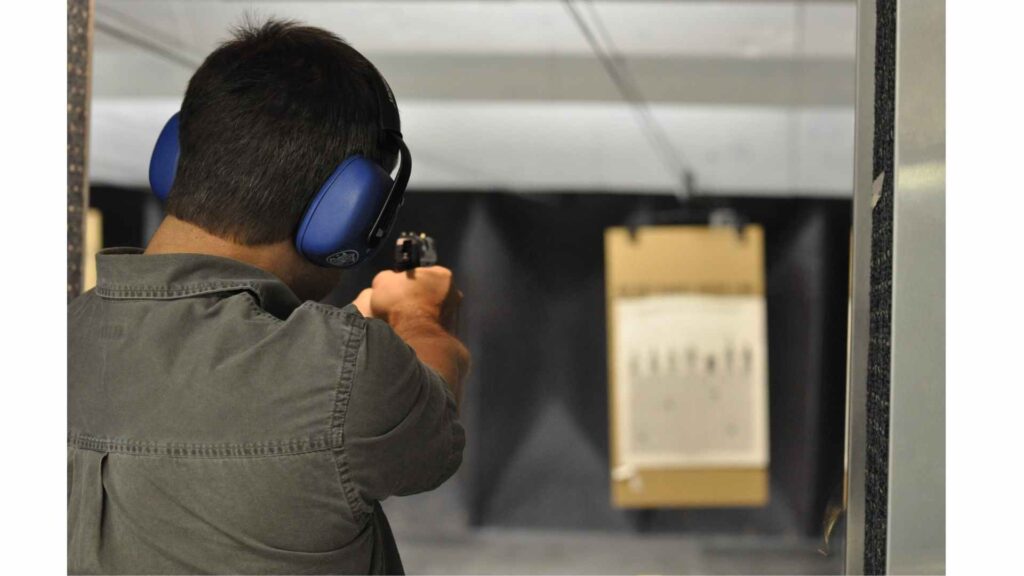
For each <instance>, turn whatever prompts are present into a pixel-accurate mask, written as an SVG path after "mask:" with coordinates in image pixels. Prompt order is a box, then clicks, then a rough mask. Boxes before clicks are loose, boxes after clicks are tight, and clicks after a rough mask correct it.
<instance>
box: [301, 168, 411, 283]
mask: <svg viewBox="0 0 1024 576" xmlns="http://www.w3.org/2000/svg"><path fill="white" fill-rule="evenodd" d="M392 184H393V182H392V180H391V177H390V176H389V175H388V173H387V172H385V171H384V169H383V168H381V167H380V166H379V165H377V164H376V163H375V162H373V161H372V160H368V159H366V158H364V157H362V156H358V155H356V156H350V157H348V158H346V159H345V161H344V162H342V163H341V165H339V166H338V167H337V168H336V169H335V170H334V173H333V174H331V177H330V178H328V179H327V183H326V184H324V185H323V187H322V188H320V191H319V192H317V194H316V196H314V197H313V200H312V201H311V202H310V204H309V207H308V208H306V213H305V214H304V215H303V217H302V222H301V223H300V224H299V231H298V233H297V234H296V235H295V248H296V249H297V250H298V251H299V254H302V255H303V256H305V257H306V258H307V259H308V260H310V261H311V262H313V263H314V264H319V265H320V266H329V267H332V268H349V267H352V266H355V265H356V264H359V263H360V262H363V261H364V260H366V259H367V258H369V257H370V256H371V255H372V254H373V252H374V251H375V250H376V248H377V245H378V243H377V242H372V241H371V238H370V236H369V231H370V230H369V228H370V226H369V223H372V222H373V221H374V219H375V218H376V217H377V216H378V214H380V213H381V211H382V210H383V209H384V204H385V202H386V201H387V199H388V192H389V190H390V189H391V186H392Z"/></svg>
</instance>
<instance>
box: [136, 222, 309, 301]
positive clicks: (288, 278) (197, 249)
mask: <svg viewBox="0 0 1024 576" xmlns="http://www.w3.org/2000/svg"><path fill="white" fill-rule="evenodd" d="M294 251H295V249H294V247H293V246H292V244H291V242H290V241H287V240H285V241H281V242H275V243H273V244H262V245H258V246H247V245H244V244H237V243H235V242H232V241H230V240H227V239H225V238H221V237H220V236H216V235H214V234H211V233H209V232H207V231H206V230H203V229H202V228H200V227H199V226H196V225H195V224H191V223H189V222H186V221H184V220H179V219H178V218H175V217H174V216H167V217H166V218H164V220H163V222H161V223H160V227H159V228H157V230H156V232H155V233H154V234H153V238H152V239H151V240H150V241H149V244H148V245H147V246H146V252H145V253H146V254H182V253H184V254H207V255H210V256H220V257H222V258H231V259H233V260H238V261H239V262H244V263H246V264H249V265H251V266H256V267H257V268H260V269H263V270H265V271H267V272H269V273H271V274H273V275H274V276H277V277H278V278H280V279H281V281H283V282H284V283H285V284H288V285H290V286H291V285H292V284H293V283H294V281H295V280H296V278H297V276H298V274H299V271H298V270H296V267H295V266H294V265H293V264H290V263H291V262H292V261H293V260H294V259H295V258H294Z"/></svg>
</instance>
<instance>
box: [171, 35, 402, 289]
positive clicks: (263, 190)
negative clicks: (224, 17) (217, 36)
mask: <svg viewBox="0 0 1024 576" xmlns="http://www.w3.org/2000/svg"><path fill="white" fill-rule="evenodd" d="M376 75H377V71H376V70H375V69H374V67H373V65H372V64H370V62H369V61H368V60H366V58H364V57H363V56H362V55H361V54H359V53H358V52H357V51H356V50H355V49H353V48H352V47H350V46H349V45H348V44H346V43H345V42H344V41H342V40H341V39H340V38H338V37H337V36H335V35H334V34H331V33H330V32H327V31H325V30H321V29H319V28H312V27H307V26H300V25H297V24H295V23H291V22H281V21H269V22H267V23H266V24H263V25H259V26H256V25H245V26H243V27H241V28H240V29H238V30H237V31H236V32H235V35H234V38H233V39H232V40H230V41H228V42H226V43H224V44H222V45H221V46H220V47H219V48H217V49H216V50H215V51H214V52H213V53H212V54H210V55H209V56H208V57H207V58H206V60H205V61H204V62H203V64H202V66H200V67H199V69H198V70H197V71H196V73H195V74H194V75H193V76H192V79H191V80H190V81H189V85H188V90H187V91H186V93H185V100H184V102H183V103H182V107H181V116H180V132H179V134H180V149H181V156H180V157H179V160H178V169H177V173H176V175H175V178H174V187H173V188H172V190H171V194H170V198H169V200H168V203H167V211H168V214H170V215H171V216H173V217H175V218H177V219H178V220H183V221H185V222H188V223H190V224H193V225H195V226H198V227H199V228H202V229H203V230H204V231H206V232H208V233H210V234H213V235H215V236H217V237H220V238H223V239H225V240H229V241H230V242H233V243H235V244H239V245H242V246H253V247H256V246H264V245H273V244H280V243H283V242H286V243H289V244H290V243H291V242H292V241H293V238H294V234H295V231H296V228H297V226H298V224H299V220H300V219H301V217H302V214H303V212H304V210H305V208H306V205H307V204H308V202H309V200H310V198H311V197H312V196H313V195H314V194H315V193H316V192H317V190H319V189H320V187H321V186H322V185H323V184H324V182H325V181H326V180H327V178H328V176H330V174H331V172H332V171H333V170H334V169H335V168H336V167H337V166H338V164H340V163H341V162H342V160H344V159H345V158H346V157H348V156H351V155H353V154H361V155H363V156H365V157H367V158H370V159H371V160H374V161H376V162H378V163H379V164H381V165H382V166H383V167H384V168H385V169H386V170H389V171H390V169H391V168H392V167H393V166H394V163H395V160H396V155H397V151H396V150H394V149H389V147H388V145H387V143H386V142H385V140H384V138H383V134H382V133H381V132H380V130H379V127H378V117H379V116H378V114H379V112H378V100H377V92H376V90H375V82H376V81H377V80H376V78H375V76H376ZM291 252H292V253H294V256H295V257H296V258H299V259H301V256H299V255H298V253H297V252H295V251H294V250H292V251H291ZM291 264H292V265H294V266H299V267H301V266H302V265H303V264H304V265H306V266H309V267H311V268H309V269H303V270H302V271H301V272H302V273H301V274H300V275H301V276H302V277H303V278H306V279H307V280H309V281H314V282H317V283H321V282H322V283H323V284H325V285H331V284H333V282H335V281H336V280H337V278H338V272H337V271H336V270H330V269H322V268H318V267H315V266H314V265H313V264H311V263H308V262H305V261H304V260H303V262H302V263H301V264H300V263H291Z"/></svg>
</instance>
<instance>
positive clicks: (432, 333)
mask: <svg viewBox="0 0 1024 576" xmlns="http://www.w3.org/2000/svg"><path fill="white" fill-rule="evenodd" d="M461 300H462V294H461V293H460V292H459V291H458V290H457V289H456V288H455V286H454V284H453V282H452V273H451V271H450V270H448V269H447V268H444V267H441V266H430V267H426V268H416V269H414V270H410V271H409V272H390V271H386V272H381V273H380V274H378V275H377V276H376V277H375V278H374V279H373V287H372V288H367V289H366V290H364V291H363V292H362V293H361V294H360V295H359V298H357V299H356V301H355V305H356V307H357V308H359V311H360V312H362V314H363V315H364V316H367V317H373V318H379V319H381V320H384V321H386V322H387V323H388V324H389V325H390V326H391V328H392V329H393V330H394V331H395V333H396V334H398V336H399V337H400V338H402V340H404V341H405V342H406V343H407V344H408V345H409V346H410V347H411V348H412V349H413V350H414V351H415V352H416V356H417V357H418V358H419V360H420V361H421V362H423V363H424V364H426V365H427V366H429V367H430V368H432V369H433V370H434V371H435V372H437V373H438V374H439V375H440V376H441V377H442V378H444V380H445V382H447V384H448V386H449V387H450V388H451V391H452V395H453V396H454V397H455V401H456V404H458V403H460V402H461V400H462V380H463V378H465V376H466V373H467V372H468V370H469V351H468V350H466V347H465V346H463V344H462V343H461V342H459V340H458V339H457V338H456V337H455V336H453V335H452V331H453V330H454V327H455V318H456V315H457V311H458V307H459V304H460V302H461Z"/></svg>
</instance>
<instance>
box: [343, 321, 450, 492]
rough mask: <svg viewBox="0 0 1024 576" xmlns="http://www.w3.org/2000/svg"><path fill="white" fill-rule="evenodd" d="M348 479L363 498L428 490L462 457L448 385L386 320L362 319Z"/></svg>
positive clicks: (348, 423) (348, 424)
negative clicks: (363, 333) (362, 326)
mask: <svg viewBox="0 0 1024 576" xmlns="http://www.w3.org/2000/svg"><path fill="white" fill-rule="evenodd" d="M344 443H345V457H346V459H347V460H348V469H349V473H350V477H351V478H352V481H353V483H354V484H355V486H356V488H357V489H358V490H359V492H360V493H361V495H362V496H363V497H364V498H366V499H368V500H383V499H384V498H387V497H388V496H406V495H409V494H416V493H418V492H424V491H427V490H432V489H434V488H436V487H438V486H440V485H441V483H443V482H444V481H445V480H447V479H448V478H449V477H450V476H451V475H452V474H454V473H455V470H456V469H458V467H459V464H460V463H461V462H462V449H463V447H464V446H465V433H464V431H463V428H462V425H461V424H460V423H459V421H458V414H457V412H456V406H455V400H454V398H453V396H452V393H451V391H450V389H449V387H448V384H447V383H446V382H445V381H444V379H443V378H441V376H440V375H438V374H437V373H436V372H435V371H434V370H432V369H431V368H429V367H428V366H426V365H425V364H423V363H422V362H420V360H419V359H418V358H417V357H416V353H415V352H414V351H413V349H412V348H411V347H410V346H409V345H408V344H406V343H405V342H404V341H403V340H402V339H401V338H400V337H399V336H398V335H397V334H395V332H394V331H393V330H392V329H391V327H390V326H388V325H387V324H386V323H384V322H381V321H380V320H372V319H370V320H367V326H366V337H365V339H364V341H363V344H362V347H361V349H360V351H359V356H358V359H357V361H356V371H355V377H354V378H353V381H352V388H351V393H350V397H349V404H348V409H347V414H346V417H345V424H344Z"/></svg>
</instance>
